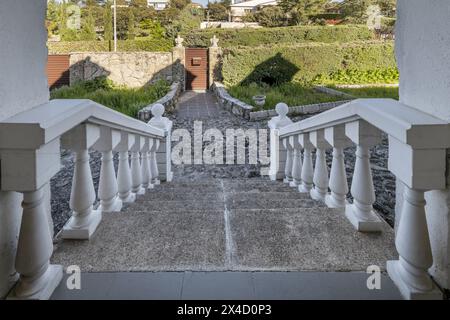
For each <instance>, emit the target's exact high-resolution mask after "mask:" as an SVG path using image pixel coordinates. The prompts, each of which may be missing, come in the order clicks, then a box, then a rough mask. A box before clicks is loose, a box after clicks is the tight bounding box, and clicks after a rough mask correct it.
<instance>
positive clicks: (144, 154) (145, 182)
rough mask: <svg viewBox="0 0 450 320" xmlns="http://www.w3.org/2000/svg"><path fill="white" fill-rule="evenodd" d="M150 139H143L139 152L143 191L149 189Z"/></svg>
mask: <svg viewBox="0 0 450 320" xmlns="http://www.w3.org/2000/svg"><path fill="white" fill-rule="evenodd" d="M149 143H150V138H145V142H144V147H143V148H142V150H141V168H142V187H143V188H144V189H151V188H150V187H149V186H150V184H151V183H150V182H151V172H150V162H149V157H150V155H149V151H148V150H149V147H150V145H149Z"/></svg>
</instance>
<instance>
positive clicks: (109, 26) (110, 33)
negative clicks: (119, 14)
mask: <svg viewBox="0 0 450 320" xmlns="http://www.w3.org/2000/svg"><path fill="white" fill-rule="evenodd" d="M104 10H105V11H104V12H103V21H104V30H103V37H104V39H105V40H108V41H109V40H112V39H113V37H114V30H113V22H112V12H111V2H110V1H108V2H107V3H106V4H105V9H104Z"/></svg>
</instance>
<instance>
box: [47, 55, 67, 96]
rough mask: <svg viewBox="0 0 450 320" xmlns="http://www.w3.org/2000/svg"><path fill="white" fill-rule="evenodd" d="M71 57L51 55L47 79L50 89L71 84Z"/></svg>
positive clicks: (48, 62)
mask: <svg viewBox="0 0 450 320" xmlns="http://www.w3.org/2000/svg"><path fill="white" fill-rule="evenodd" d="M69 69H70V56H69V55H49V56H48V61H47V79H48V86H49V87H50V89H54V88H58V87H61V86H64V85H69V84H70V71H69Z"/></svg>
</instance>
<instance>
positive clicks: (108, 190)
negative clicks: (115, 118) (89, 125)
mask: <svg viewBox="0 0 450 320" xmlns="http://www.w3.org/2000/svg"><path fill="white" fill-rule="evenodd" d="M119 142H120V131H117V130H112V129H111V128H108V127H101V128H100V139H99V140H98V141H97V142H96V143H95V145H94V146H93V149H95V150H97V151H99V152H101V153H102V164H101V169H100V181H99V184H98V198H99V199H100V205H99V206H98V208H97V210H100V211H102V212H117V211H120V210H121V209H122V200H120V198H119V195H118V187H117V178H116V172H115V170H114V161H113V152H112V151H113V149H114V148H115V147H117V145H118V144H119Z"/></svg>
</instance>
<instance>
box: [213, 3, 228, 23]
mask: <svg viewBox="0 0 450 320" xmlns="http://www.w3.org/2000/svg"><path fill="white" fill-rule="evenodd" d="M228 9H229V5H228V6H227V3H226V2H210V3H208V12H209V18H210V19H212V20H215V21H227V20H228Z"/></svg>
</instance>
